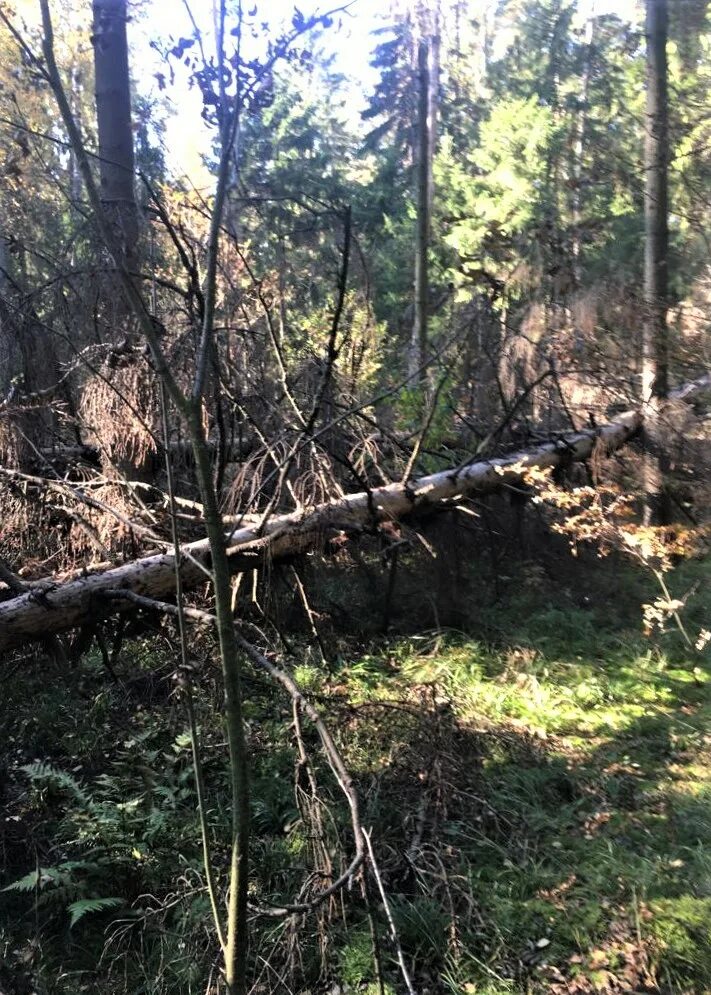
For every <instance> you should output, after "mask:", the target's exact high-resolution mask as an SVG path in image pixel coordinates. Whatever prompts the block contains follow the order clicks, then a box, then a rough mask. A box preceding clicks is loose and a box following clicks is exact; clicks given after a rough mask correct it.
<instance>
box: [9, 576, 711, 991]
mask: <svg viewBox="0 0 711 995" xmlns="http://www.w3.org/2000/svg"><path fill="white" fill-rule="evenodd" d="M706 569H707V565H706V564H690V565H688V566H687V567H686V568H685V570H686V571H687V575H684V573H683V571H682V572H680V575H679V578H678V583H679V584H680V586H681V587H682V588H688V587H691V586H692V585H693V584H695V583H697V582H698V594H697V596H696V597H695V599H694V601H693V602H692V603H690V610H689V613H688V616H687V617H688V618H689V624H690V626H691V628H692V630H693V628H694V627H696V628H698V627H700V626H701V625H703V624H704V623H705V622H706V620H707V619H708V618H709V617H711V606H709V604H708V598H709V592H708V590H707V587H708V585H704V581H705V576H704V571H705V570H706ZM611 579H612V578H611V575H610V573H609V572H608V574H607V576H606V577H602V579H601V577H600V576H599V575H598V576H597V579H596V578H595V576H592V577H591V579H590V583H589V585H588V586H587V588H586V591H587V592H589V593H586V594H585V596H584V597H581V595H580V592H576V591H575V590H568V589H566V588H565V587H564V586H563V585H561V584H559V585H558V586H555V587H554V586H552V585H550V584H547V583H544V581H543V579H542V578H541V575H540V572H536V571H533V570H531V571H528V572H526V571H523V572H522V574H521V578H520V581H521V582H520V583H519V584H517V583H516V582H515V580H514V579H512V581H511V584H510V587H509V589H508V591H507V592H506V597H505V599H504V600H502V602H501V603H500V604H498V605H497V606H495V607H491V606H489V607H488V608H481V609H477V612H476V613H474V612H472V631H473V632H475V633H476V635H473V634H472V633H471V632H470V633H469V634H464V633H461V632H454V631H447V632H433V633H423V634H420V635H417V636H410V637H408V638H401V639H397V640H393V639H391V640H389V641H385V642H381V643H379V644H374V645H373V646H372V647H371V649H370V651H369V652H368V653H367V654H360V655H357V656H349V655H348V654H347V653H346V652H344V656H343V658H342V659H341V660H340V662H338V663H336V664H335V665H334V666H333V670H332V673H331V674H330V676H329V677H328V678H326V677H325V676H324V673H323V670H322V668H320V667H318V666H315V665H313V664H311V663H302V664H299V663H298V660H297V661H295V664H294V674H295V676H296V678H297V680H298V681H299V682H300V684H301V685H302V687H303V688H304V689H305V690H306V691H308V692H309V693H310V694H312V695H313V696H314V700H316V701H317V702H319V703H320V707H322V708H323V712H324V717H325V719H326V721H327V722H328V723H329V725H330V726H331V728H332V729H333V730H334V733H335V735H336V737H337V739H338V742H339V744H340V747H341V749H342V751H343V754H344V756H345V759H346V762H347V765H348V766H349V768H350V770H351V771H352V772H353V774H354V777H355V780H356V784H357V787H358V791H359V794H360V797H361V799H362V808H363V823H364V825H365V826H366V827H368V828H372V839H373V845H374V847H375V850H376V853H377V857H378V863H379V868H380V872H381V874H382V879H383V882H384V885H385V888H386V892H387V895H388V896H389V904H390V911H391V914H392V917H393V921H394V922H395V925H396V928H397V933H398V937H399V941H400V944H401V946H402V949H403V954H404V956H405V960H406V963H407V965H408V968H409V969H410V971H411V973H412V975H413V978H414V980H415V985H416V989H417V990H418V991H423V990H425V989H427V990H429V991H430V992H431V993H433V995H434V993H461V995H544V993H547V995H564V993H565V995H593V993H596V992H600V993H604V992H606V991H609V992H618V993H624V992H629V993H631V992H642V991H644V992H650V993H651V992H657V993H662V995H692V993H693V995H696V993H698V995H704V993H708V992H711V670H710V668H709V661H708V656H707V658H706V659H705V660H704V659H703V658H698V657H697V656H695V655H690V654H689V653H688V652H687V651H686V650H685V649H684V645H683V641H682V640H681V639H680V637H679V635H678V634H677V633H674V632H671V633H669V634H667V635H664V636H662V637H661V638H660V639H657V641H655V642H652V641H649V640H647V639H645V638H644V637H643V636H642V635H641V624H640V612H639V605H640V602H641V601H642V600H644V598H645V597H646V596H647V595H648V592H647V591H646V590H645V587H644V583H643V582H640V580H639V578H638V577H637V576H636V575H629V574H625V575H623V576H621V577H615V578H614V581H615V585H616V586H613V585H612V584H611ZM596 585H597V586H596ZM608 592H609V593H608ZM706 624H707V623H706ZM340 645H341V647H342V649H343V650H344V651H346V650H347V649H348V644H347V642H346V640H345V638H343V639H342V640H341V643H340ZM204 650H205V659H206V661H208V665H207V666H206V668H205V673H204V677H203V680H202V681H201V684H200V685H199V686H198V687H197V688H196V708H197V712H198V720H199V723H200V726H201V738H202V742H203V750H204V762H205V774H206V781H207V791H208V803H209V809H210V826H211V833H212V838H213V850H214V855H215V859H216V861H217V865H218V871H219V872H220V873H221V874H222V875H224V869H225V867H226V865H227V861H228V859H229V853H228V846H227V841H228V836H229V832H228V823H229V807H228V805H227V803H226V798H227V794H226V784H227V775H226V770H225V764H224V730H223V728H222V723H221V718H220V713H219V701H220V695H219V690H218V689H217V688H216V685H215V684H214V683H213V679H212V675H211V672H210V668H209V653H210V647H209V645H207V644H206V645H205V647H204ZM131 654H133V655H131ZM306 659H308V657H306ZM165 662H169V660H166V659H162V658H160V657H159V651H158V650H157V649H156V648H155V646H152V645H151V646H149V645H148V644H145V643H144V644H138V645H136V646H133V647H128V648H127V650H126V654H125V657H124V659H123V661H122V665H123V667H124V668H125V670H126V671H127V672H128V673H141V672H144V673H145V671H147V670H151V669H154V668H156V667H158V666H159V665H161V664H163V663H165ZM53 666H54V665H52V664H49V663H45V664H43V665H39V666H36V667H33V668H31V669H29V670H28V672H27V673H23V674H22V675H20V676H19V677H18V678H17V679H16V680H15V681H12V682H9V683H8V685H7V687H6V691H5V695H4V698H3V700H2V702H0V726H2V727H3V728H4V729H5V731H6V741H7V745H8V749H7V751H6V756H5V761H4V775H5V791H6V802H7V804H6V810H5V812H6V815H5V823H4V827H3V829H2V833H3V839H2V843H3V852H4V853H5V855H6V868H5V871H6V874H5V877H4V880H3V884H8V883H10V882H12V881H13V880H18V879H22V878H23V877H26V876H28V875H29V878H28V880H30V881H31V882H36V874H37V867H38V866H39V867H40V868H46V869H47V870H46V871H45V873H44V875H43V877H42V882H43V883H42V887H41V888H39V889H38V888H36V887H34V886H33V887H32V889H31V890H29V891H28V890H24V891H21V890H20V891H18V890H13V891H9V892H5V893H4V894H2V896H0V939H2V940H3V944H4V947H3V949H7V950H8V951H9V952H10V953H9V955H8V961H7V965H6V967H5V968H3V967H2V965H0V987H2V985H5V986H8V985H9V986H10V987H9V990H14V989H13V988H12V985H13V984H14V985H15V988H16V989H17V991H18V992H21V993H22V995H24V993H25V992H28V993H29V992H30V991H35V990H36V991H39V992H42V993H44V992H53V993H54V992H56V993H57V995H59V993H63V995H73V993H75V992H79V991H96V992H100V993H103V995H108V993H109V992H111V993H112V995H139V993H141V995H143V993H148V992H150V993H151V995H167V993H168V992H170V993H177V995H182V993H188V992H193V991H204V990H205V987H206V984H207V978H208V976H209V972H210V969H211V966H212V964H213V961H214V954H215V946H214V935H213V934H212V931H211V927H210V920H209V907H208V903H207V900H206V897H205V893H204V890H203V889H202V887H201V874H202V872H201V864H200V839H199V833H198V826H197V821H196V817H195V797H194V787H193V780H192V771H191V769H190V762H189V746H188V739H187V737H186V734H185V716H184V712H183V709H182V707H181V705H180V702H179V700H178V699H177V698H176V696H174V695H172V694H171V687H172V685H168V687H167V690H162V688H163V686H162V685H159V686H158V687H156V688H155V690H154V691H151V695H152V697H150V698H148V699H145V700H144V699H143V698H140V699H139V698H136V697H135V695H130V694H127V693H126V691H125V690H122V689H121V688H115V687H111V686H110V685H109V684H108V683H107V681H106V678H105V675H104V673H103V671H102V669H101V666H100V662H99V661H98V660H97V659H96V658H94V657H89V658H88V659H85V660H84V661H83V662H82V663H81V665H80V667H79V668H78V669H77V670H76V672H74V673H73V674H72V675H70V677H69V678H67V677H66V675H60V674H59V673H58V672H55V671H52V673H48V668H50V667H53ZM246 677H247V681H246V688H247V696H248V700H247V702H246V708H245V712H246V716H247V720H248V723H249V737H250V749H251V756H252V787H253V829H254V839H253V844H252V886H251V894H252V898H253V899H255V900H262V901H266V900H276V901H282V900H285V899H288V898H291V897H293V896H294V895H295V894H298V890H299V888H300V887H301V884H302V883H303V881H304V880H305V879H307V878H308V875H309V872H310V870H311V869H312V868H313V840H314V838H313V834H312V831H311V830H310V829H309V827H308V826H307V825H306V824H305V822H304V821H302V818H301V813H300V811H299V809H298V808H297V805H296V802H295V794H294V769H295V766H294V752H293V745H294V744H293V732H292V730H291V728H290V722H291V710H290V708H289V705H288V703H287V702H285V701H284V698H283V697H282V696H281V695H280V694H279V693H275V692H274V691H273V690H272V689H271V688H270V687H269V686H268V685H266V684H265V683H264V681H263V678H262V677H261V675H256V674H251V673H250V672H248V673H247V675H246ZM151 687H152V685H151ZM304 735H305V737H306V743H307V746H308V748H309V750H310V752H311V755H312V756H313V757H314V758H316V760H315V767H314V770H315V773H316V775H317V777H318V780H319V784H320V789H321V791H322V800H323V808H322V810H321V815H322V819H323V825H324V826H325V827H326V828H325V830H324V832H325V841H326V847H327V850H328V853H329V854H330V858H331V859H333V860H335V861H336V863H337V862H338V860H344V859H345V858H346V856H347V854H348V853H349V852H350V850H351V847H352V841H351V839H350V830H349V824H348V820H347V814H346V813H345V811H344V806H343V804H342V798H341V796H340V794H339V792H338V790H337V787H336V785H335V782H334V780H333V777H332V776H331V775H330V773H329V771H328V769H327V767H326V765H325V763H324V762H323V760H322V759H321V760H319V759H317V758H318V756H319V753H318V744H317V742H316V739H315V737H314V736H313V730H311V729H310V728H309V727H308V724H305V732H304ZM34 761H42V763H43V764H45V765H46V767H41V768H40V769H39V771H38V770H37V768H36V767H33V768H31V769H30V770H29V771H28V770H27V769H26V765H28V764H32V763H33V762H34ZM53 770H56V771H58V772H59V774H54V773H52V771H53ZM32 771H34V773H32ZM33 874H34V875H35V877H34V878H33V877H32V875H33ZM371 885H373V882H371ZM107 898H111V899H114V898H116V899H120V900H121V902H122V903H123V904H122V906H121V908H120V909H119V911H118V912H116V911H115V910H112V908H111V907H109V906H101V905H99V904H97V903H98V902H99V901H100V900H102V899H107ZM76 902H81V903H83V904H82V905H81V908H86V909H87V910H88V911H87V913H86V914H85V915H82V916H81V918H80V919H78V921H76V922H75V924H74V925H73V926H71V925H70V923H71V912H70V911H69V910H70V908H71V906H72V904H73V903H76ZM370 909H371V917H370V919H369V916H368V909H367V906H366V903H365V901H364V899H363V896H362V894H361V891H360V888H359V887H358V886H356V887H354V888H352V889H351V890H350V891H348V892H347V893H345V895H344V896H343V899H342V901H340V902H336V903H333V905H331V906H329V907H328V908H327V909H324V910H322V911H321V912H320V913H319V915H318V916H314V917H310V918H307V919H306V920H304V921H303V922H299V924H298V929H299V931H298V934H296V935H297V936H298V940H296V941H295V939H294V934H292V933H290V931H289V927H288V926H285V925H284V924H283V923H278V922H277V923H276V924H275V923H272V922H270V921H269V920H264V921H261V922H258V923H257V925H256V926H255V931H254V934H253V947H252V952H253V961H254V965H255V976H257V975H258V972H259V970H260V965H263V964H264V963H265V962H268V963H269V964H270V965H272V966H273V967H274V969H275V971H276V970H278V971H279V972H282V975H283V977H285V978H286V977H288V979H289V980H288V986H289V990H292V991H298V992H299V993H301V995H306V993H307V992H311V993H313V995H321V993H322V992H323V991H327V990H329V986H330V987H331V988H332V987H333V986H334V985H336V984H338V985H340V986H341V987H342V990H343V991H344V992H360V993H364V992H366V993H370V995H376V993H379V991H380V987H379V984H378V982H377V975H376V971H375V967H374V959H373V950H372V933H371V929H372V927H374V928H375V931H376V934H377V936H378V938H379V943H380V948H381V954H382V966H383V972H384V983H385V990H386V992H388V995H394V993H395V992H399V991H402V990H403V987H402V979H401V977H400V974H399V969H398V965H397V961H396V957H395V950H394V947H393V944H392V942H391V939H390V932H389V924H388V920H387V917H386V915H385V912H384V909H383V907H382V904H381V903H380V901H379V899H378V897H377V894H376V891H375V888H374V886H373V887H371V894H370ZM116 917H118V919H119V920H120V921H121V923H122V925H121V928H120V930H119V931H116V928H117V927H116V926H115V925H112V921H113V920H114V919H115V918H116ZM297 952H298V956H297ZM287 965H289V966H288V967H287ZM3 971H5V973H3ZM275 976H276V975H274V976H272V975H269V974H267V975H265V976H264V977H262V981H261V982H260V984H261V985H262V987H261V988H259V987H258V988H257V990H258V991H264V992H270V993H271V992H272V991H273V992H275V993H276V992H277V991H279V992H280V991H282V990H286V988H283V987H282V988H280V987H279V984H277V983H276V982H275V981H274V977H275ZM23 979H24V980H23ZM59 979H62V980H61V982H60V980H59ZM21 981H22V983H23V984H24V985H25V987H22V986H21V983H20V982H21ZM10 982H12V984H10Z"/></svg>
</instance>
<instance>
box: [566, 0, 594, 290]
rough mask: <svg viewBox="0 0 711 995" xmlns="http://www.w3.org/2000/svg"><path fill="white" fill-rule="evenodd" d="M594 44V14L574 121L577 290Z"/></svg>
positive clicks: (588, 26)
mask: <svg viewBox="0 0 711 995" xmlns="http://www.w3.org/2000/svg"><path fill="white" fill-rule="evenodd" d="M594 45H595V17H594V12H593V14H591V15H590V17H588V19H587V20H586V22H585V56H584V62H583V76H582V81H581V86H580V104H579V107H578V115H577V120H576V122H575V151H574V159H573V198H572V199H573V202H572V205H571V207H572V215H573V242H572V253H573V283H574V286H575V289H576V290H579V289H580V286H581V284H582V276H583V274H582V267H581V264H580V250H581V248H582V202H583V196H582V178H583V157H584V155H585V145H586V138H587V124H588V112H589V109H590V108H589V103H590V74H591V71H592V61H593V52H594Z"/></svg>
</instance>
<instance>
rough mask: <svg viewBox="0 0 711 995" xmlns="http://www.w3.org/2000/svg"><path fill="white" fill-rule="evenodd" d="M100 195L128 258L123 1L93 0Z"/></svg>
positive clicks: (129, 159) (132, 227)
mask: <svg viewBox="0 0 711 995" xmlns="http://www.w3.org/2000/svg"><path fill="white" fill-rule="evenodd" d="M93 13H94V25H93V30H94V34H93V36H92V42H93V45H94V73H95V86H96V117H97V125H98V130H99V156H100V160H99V175H100V179H101V199H102V202H103V204H104V208H105V209H106V211H107V214H108V215H109V217H110V218H111V220H112V222H113V224H114V225H115V226H116V232H117V235H118V237H119V242H120V244H121V247H122V248H123V251H124V253H125V257H126V260H127V261H128V260H129V258H130V256H131V254H132V252H133V249H134V246H135V243H136V238H137V229H138V225H137V213H136V198H135V192H134V182H133V177H134V155H133V129H132V127H131V86H130V78H129V71H128V41H127V38H126V21H127V19H128V13H127V6H126V0H93Z"/></svg>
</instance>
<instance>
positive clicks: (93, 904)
mask: <svg viewBox="0 0 711 995" xmlns="http://www.w3.org/2000/svg"><path fill="white" fill-rule="evenodd" d="M119 905H123V900H122V899H120V898H82V899H80V900H79V901H78V902H72V904H71V905H68V906H67V912H68V913H69V915H70V916H71V919H70V921H69V926H70V928H71V927H72V926H76V924H77V923H78V922H79V920H80V919H83V918H84V916H86V915H91V913H93V912H105V911H106V910H107V909H115V908H117V907H118V906H119Z"/></svg>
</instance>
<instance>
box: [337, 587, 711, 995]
mask: <svg viewBox="0 0 711 995" xmlns="http://www.w3.org/2000/svg"><path fill="white" fill-rule="evenodd" d="M627 619H628V623H629V622H630V621H631V623H632V624H631V625H629V624H628V626H627V627H626V628H625V627H622V626H619V625H615V624H614V623H611V621H610V619H609V618H608V619H607V621H605V619H604V613H603V612H601V613H600V615H598V616H597V617H596V614H595V613H594V612H592V611H588V610H584V609H580V608H576V607H575V606H573V605H571V604H567V605H566V604H565V603H563V607H561V606H560V604H559V605H557V606H553V605H545V604H541V599H540V597H531V596H526V595H523V596H521V598H520V599H519V602H518V604H516V605H514V604H509V606H508V609H507V611H506V612H500V613H499V614H498V617H497V624H498V627H499V628H500V629H501V628H502V627H506V626H508V628H507V631H506V638H505V639H502V640H500V641H499V642H498V645H491V644H489V645H487V644H485V643H482V642H481V641H476V640H473V639H471V638H468V637H465V636H461V635H458V634H456V633H449V634H444V635H442V634H432V635H429V636H423V637H420V638H417V639H409V640H404V641H401V642H400V643H397V644H395V645H390V646H388V648H387V652H386V653H383V654H371V655H369V656H367V657H365V658H364V659H362V660H360V661H357V662H355V663H354V664H352V665H346V666H344V667H343V670H342V672H341V673H340V675H339V685H340V688H341V689H342V693H344V694H345V696H346V697H347V698H348V699H349V700H350V701H351V702H355V703H357V705H358V707H359V708H360V709H361V710H362V713H363V714H366V715H369V716H371V717H370V719H369V721H368V722H367V723H365V724H364V727H363V728H361V729H360V731H359V733H358V735H357V736H355V737H353V736H351V738H350V745H348V746H346V748H347V749H348V750H349V752H350V762H351V764H352V765H353V766H355V767H356V769H357V770H358V771H359V773H360V776H361V779H362V782H363V783H367V779H368V777H370V778H373V777H375V778H376V779H377V788H376V789H373V788H372V787H371V789H370V792H369V793H368V816H369V818H370V819H371V820H372V821H373V822H374V823H375V824H377V825H379V826H380V832H381V835H382V842H383V846H384V848H385V851H386V852H388V848H391V849H392V851H393V852H394V851H395V850H396V849H398V848H399V854H400V855H401V854H402V850H403V846H405V840H406V839H407V838H408V836H409V838H410V839H411V838H412V837H413V835H415V831H414V829H413V826H414V822H415V815H414V813H416V812H417V810H418V803H421V799H422V796H423V794H424V795H425V798H426V801H425V809H426V813H427V814H426V817H425V818H426V827H425V829H424V830H423V831H422V832H421V833H420V838H419V839H418V851H417V854H416V855H415V856H414V859H413V864H414V871H413V875H412V881H410V882H409V884H408V886H407V888H408V889H409V890H407V889H404V890H407V894H406V895H405V896H404V897H403V898H402V899H401V903H402V902H405V904H406V903H407V902H410V903H412V905H413V908H417V907H418V903H422V902H423V901H425V900H427V901H429V902H430V903H434V906H433V908H430V909H429V912H428V915H427V916H425V917H423V922H422V924H421V926H420V927H419V928H417V927H416V919H417V917H414V918H412V917H411V918H410V920H409V924H408V929H406V930H405V931H404V933H403V936H402V942H403V945H404V946H405V947H406V948H407V949H408V951H409V953H410V956H411V957H412V959H413V961H414V962H417V963H419V964H420V965H421V966H422V965H423V964H424V966H425V968H426V964H427V957H428V956H429V957H430V959H432V958H433V957H434V959H435V960H436V961H437V963H438V964H440V965H444V966H441V967H440V971H441V976H440V984H443V985H445V988H444V989H442V990H449V991H452V992H475V991H476V992H484V991H486V992H494V991H496V992H505V991H506V992H508V991H511V992H521V993H523V992H530V991H535V992H539V991H540V992H547V991H550V992H563V991H565V992H578V991H579V992H581V993H584V992H588V991H598V990H599V991H605V990H620V991H623V990H629V991H633V990H659V991H664V992H670V993H671V992H675V993H680V995H681V993H686V992H689V993H691V992H699V993H704V992H708V991H711V748H710V745H709V744H711V735H707V733H708V732H709V731H710V730H711V677H710V675H709V670H708V666H707V664H704V661H703V660H700V659H698V658H696V657H695V656H688V655H687V656H685V654H684V652H683V649H682V648H680V646H679V645H678V643H677V642H676V641H675V639H674V638H672V639H671V640H669V641H668V645H667V647H666V649H664V648H660V647H655V646H653V645H652V644H650V643H649V642H648V641H647V640H645V639H644V638H643V637H642V636H641V635H640V633H639V629H638V627H637V625H636V624H635V623H636V619H635V618H634V616H632V617H631V619H630V615H629V614H628V615H627ZM396 704H397V705H399V706H400V707H401V708H404V707H405V706H406V705H409V706H410V707H414V708H415V709H416V710H417V711H418V712H419V713H420V716H421V717H420V718H419V719H416V718H414V717H413V716H412V715H411V713H409V712H405V711H397V710H395V709H394V708H393V706H395V705H396ZM376 715H377V718H375V716H376ZM393 715H396V716H397V718H396V719H393ZM344 745H345V744H344ZM437 754H440V755H443V756H445V757H448V759H446V760H444V761H443V762H442V763H441V764H440V765H439V769H437V761H436V755H437ZM428 765H429V770H428ZM407 774H409V776H410V786H409V788H406V787H405V786H404V782H405V780H406V777H407ZM418 778H419V784H418V780H417V779H418ZM413 783H414V785H415V790H414V791H413V790H412V784H413ZM418 788H419V790H418ZM393 797H396V798H397V799H398V801H397V809H396V811H394V810H393V808H392V806H391V804H390V801H391V799H392V798H393ZM408 806H409V813H408V814H405V813H404V811H403V809H404V808H405V809H407V807H408ZM403 829H404V831H403ZM398 838H399V840H398ZM397 867H398V861H397V860H395V859H394V858H393V859H392V863H391V865H390V869H391V873H392V875H393V882H394V881H395V880H396V879H397V876H398V872H397ZM400 877H402V875H401V873H400ZM392 886H393V887H395V888H397V887H398V886H397V885H396V884H394V883H393V885H392ZM400 887H402V885H400ZM435 909H439V911H440V912H441V913H442V914H443V915H444V919H445V921H444V923H440V922H438V920H437V916H436V915H435V914H434V910H435ZM418 937H419V939H418ZM422 944H424V945H425V947H426V948H427V949H428V950H429V953H428V954H426V955H425V956H424V958H423V950H422ZM614 984H616V985H617V988H611V987H610V985H614ZM492 986H493V987H492ZM556 986H558V987H556Z"/></svg>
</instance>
